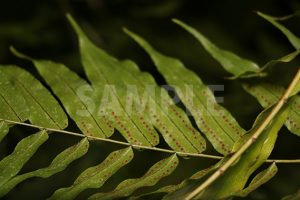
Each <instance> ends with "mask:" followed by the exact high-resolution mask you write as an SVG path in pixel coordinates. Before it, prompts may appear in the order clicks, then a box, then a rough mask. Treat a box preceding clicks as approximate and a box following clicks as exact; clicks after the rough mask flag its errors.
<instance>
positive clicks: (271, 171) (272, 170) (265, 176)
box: [234, 163, 278, 197]
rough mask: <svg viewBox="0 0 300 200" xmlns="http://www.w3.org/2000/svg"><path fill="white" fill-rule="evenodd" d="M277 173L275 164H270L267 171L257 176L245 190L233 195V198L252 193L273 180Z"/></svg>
mask: <svg viewBox="0 0 300 200" xmlns="http://www.w3.org/2000/svg"><path fill="white" fill-rule="evenodd" d="M277 171H278V168H277V166H276V164H275V163H272V164H271V165H270V166H269V167H268V168H267V169H265V170H263V171H262V172H260V173H259V174H257V175H256V176H255V177H254V178H253V180H252V181H251V183H250V184H249V186H248V187H247V188H245V189H243V190H241V191H239V192H237V193H235V194H234V196H239V197H246V196H247V195H248V194H250V193H251V192H252V191H254V190H256V189H257V188H258V187H259V186H261V185H263V184H265V183H266V182H268V181H269V180H270V179H271V178H273V177H274V176H275V174H276V173H277Z"/></svg>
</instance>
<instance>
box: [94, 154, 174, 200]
mask: <svg viewBox="0 0 300 200" xmlns="http://www.w3.org/2000/svg"><path fill="white" fill-rule="evenodd" d="M178 162H179V161H178V158H177V156H176V154H174V155H172V156H170V157H168V158H166V159H163V160H161V161H159V162H157V163H156V164H154V165H153V166H152V167H151V168H150V169H149V170H148V172H147V173H146V174H145V175H144V176H143V177H141V178H137V179H128V180H125V181H123V182H122V183H120V184H119V185H118V186H117V187H116V189H115V190H114V191H112V192H108V193H98V194H94V195H92V196H91V197H89V199H102V200H104V199H116V198H120V197H127V196H129V195H130V194H132V193H133V192H134V191H135V190H136V189H138V188H141V187H145V186H152V185H155V184H156V183H157V182H158V181H159V180H160V179H161V178H163V177H165V176H168V175H170V174H171V173H172V172H173V171H174V170H175V168H176V167H177V165H178Z"/></svg>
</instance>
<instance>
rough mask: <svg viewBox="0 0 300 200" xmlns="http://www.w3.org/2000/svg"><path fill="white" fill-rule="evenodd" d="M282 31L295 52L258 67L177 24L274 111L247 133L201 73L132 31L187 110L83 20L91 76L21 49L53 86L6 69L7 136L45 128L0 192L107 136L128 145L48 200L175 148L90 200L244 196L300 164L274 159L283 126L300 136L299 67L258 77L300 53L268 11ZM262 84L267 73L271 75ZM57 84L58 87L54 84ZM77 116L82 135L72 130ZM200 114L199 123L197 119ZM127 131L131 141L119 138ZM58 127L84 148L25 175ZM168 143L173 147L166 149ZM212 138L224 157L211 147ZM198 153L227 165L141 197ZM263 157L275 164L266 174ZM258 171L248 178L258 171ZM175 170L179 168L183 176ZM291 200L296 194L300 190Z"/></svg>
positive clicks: (50, 170) (8, 167) (2, 167)
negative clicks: (281, 79) (93, 37)
mask: <svg viewBox="0 0 300 200" xmlns="http://www.w3.org/2000/svg"><path fill="white" fill-rule="evenodd" d="M259 15H260V16H262V17H263V18H265V19H266V20H268V21H269V22H271V23H272V24H273V25H275V26H276V27H277V28H279V29H280V30H281V31H282V32H283V33H284V34H285V35H286V36H287V38H288V39H289V41H290V42H291V43H292V45H293V46H294V47H295V49H296V50H295V51H294V52H292V53H291V54H288V55H286V56H284V57H282V58H279V59H275V60H272V61H270V62H268V63H267V64H266V65H264V66H262V67H259V66H258V64H256V63H255V62H253V61H251V60H248V59H244V58H241V57H239V56H238V55H236V54H234V53H232V52H229V51H226V50H223V49H221V48H219V47H218V46H217V45H215V44H214V43H212V42H211V41H209V40H208V39H207V38H206V37H205V36H204V35H203V34H201V33H200V32H199V31H197V30H196V29H194V28H192V27H190V26H189V25H187V24H185V23H183V22H181V21H179V20H174V22H175V23H176V24H178V25H180V26H181V27H183V28H184V29H186V30H187V31H188V32H190V33H191V34H192V35H193V36H195V38H196V39H197V40H198V41H199V42H200V43H201V44H202V45H203V47H204V48H205V49H206V50H207V51H208V52H209V53H210V54H211V55H212V56H213V57H214V58H215V59H216V60H217V61H218V62H219V63H220V64H221V66H223V67H224V69H225V70H227V71H228V72H229V73H231V74H232V75H233V77H231V79H239V80H240V81H241V83H242V84H243V87H244V88H245V90H246V91H247V92H249V93H250V94H251V95H253V96H254V97H256V98H257V100H258V101H259V103H260V104H261V105H262V106H263V107H264V108H265V109H264V110H263V111H262V112H261V113H260V114H259V115H258V116H257V119H256V121H255V122H254V124H253V126H252V128H251V129H250V130H248V131H246V130H245V129H244V128H242V127H241V126H240V125H239V123H238V122H237V120H236V119H235V118H234V117H233V116H232V115H231V113H230V112H229V111H228V110H227V109H226V108H224V107H223V106H221V105H220V104H218V102H217V101H216V98H215V97H214V95H213V92H212V91H211V90H210V89H209V87H208V86H206V85H205V84H204V83H203V82H202V80H201V78H200V77H199V76H198V75H196V74H195V73H194V72H193V71H191V70H189V69H187V68H186V67H185V66H184V64H183V63H182V62H181V61H180V60H178V59H176V58H172V57H169V56H166V55H163V54H162V53H160V52H158V51H157V50H156V49H154V47H152V46H151V45H150V44H149V43H148V42H147V41H146V40H144V39H143V38H142V37H140V36H138V35H137V34H135V33H133V32H131V31H129V30H128V29H124V31H125V33H127V34H128V35H129V36H130V37H131V38H132V39H133V40H134V41H136V42H137V43H138V44H139V45H140V46H141V47H142V48H144V49H145V50H146V52H147V53H148V54H149V55H150V57H151V59H152V60H153V62H154V64H155V66H156V67H157V69H158V71H159V72H160V74H161V75H162V76H163V77H164V78H165V80H166V81H167V83H168V84H169V85H170V86H171V87H172V88H174V90H175V91H176V93H177V94H178V96H179V98H180V101H181V102H182V103H183V105H184V107H183V106H178V105H177V103H178V102H175V101H174V99H172V98H171V97H170V95H169V94H168V92H167V90H165V89H164V88H163V87H160V86H159V85H158V84H157V83H156V81H155V79H154V78H153V76H152V75H151V74H149V73H147V72H143V71H141V70H140V69H139V67H138V66H137V65H136V64H135V63H134V62H133V61H131V60H124V61H122V60H118V59H116V58H114V57H113V56H111V55H109V54H108V53H106V52H105V51H104V50H102V49H101V48H99V47H97V46H96V45H94V44H93V43H92V42H91V41H90V39H89V38H88V37H87V36H86V35H85V34H84V32H83V31H82V29H81V28H80V27H79V25H78V24H77V23H76V22H75V20H74V19H73V18H72V17H71V16H70V15H68V19H69V21H70V23H71V25H72V27H73V28H74V30H75V31H76V33H77V36H78V43H79V47H80V55H81V61H82V65H83V68H84V70H85V73H86V76H87V79H88V81H87V80H85V79H83V78H81V77H79V76H78V75H77V74H76V73H75V72H73V71H71V70H70V69H69V68H67V67H66V66H65V65H63V64H61V63H56V62H52V61H48V60H39V59H35V58H31V57H29V56H27V55H25V54H23V53H20V52H18V51H17V50H16V49H14V48H11V51H12V52H13V53H14V54H15V55H16V56H17V57H19V58H22V59H26V60H29V61H30V62H32V63H33V64H34V66H35V68H36V70H37V71H38V73H39V75H40V76H41V77H42V78H43V80H44V81H45V84H46V85H47V86H45V85H44V84H43V83H41V82H40V81H39V80H38V79H36V78H35V77H34V76H33V75H32V74H30V73H29V72H27V71H26V70H24V69H22V68H20V67H18V66H14V65H10V66H1V67H0V104H1V106H0V120H1V121H0V141H1V140H2V139H3V138H5V137H6V135H7V134H9V129H10V128H11V127H12V126H14V125H20V126H24V127H25V126H26V127H32V128H34V129H36V130H37V132H36V133H33V134H30V135H29V136H27V137H25V138H24V139H22V140H21V141H19V143H18V144H17V145H16V147H15V149H14V151H13V152H12V153H11V154H10V155H7V156H6V157H5V158H3V159H2V160H1V161H0V197H4V196H5V195H6V194H8V193H9V192H10V191H11V190H12V189H13V188H14V187H16V186H17V185H18V184H22V182H23V181H25V180H27V179H30V178H33V177H39V178H47V177H50V176H52V175H54V174H56V173H58V172H62V171H67V170H68V169H66V168H67V167H68V166H69V165H72V162H74V161H75V160H77V159H79V158H81V157H83V156H85V155H86V153H87V151H88V149H89V145H90V143H92V142H94V141H102V142H108V143H113V144H115V145H121V146H123V148H120V149H118V150H116V151H113V152H111V153H110V154H109V155H108V156H107V158H106V159H105V160H103V161H102V162H100V163H98V164H97V165H95V166H93V167H89V168H87V169H85V170H84V171H82V173H81V174H80V175H79V176H78V177H77V178H76V180H75V181H74V182H73V184H71V185H68V186H65V187H63V188H57V190H56V191H55V192H54V193H53V194H52V195H51V196H49V199H76V198H77V197H78V195H80V194H81V193H82V192H83V191H86V190H88V189H91V188H100V187H102V186H103V185H104V184H105V182H106V181H107V180H108V179H109V178H110V177H111V176H112V175H114V174H116V173H117V172H118V171H119V170H120V169H121V168H123V167H124V166H125V165H127V164H128V163H130V162H131V161H132V160H133V159H134V155H135V152H136V151H137V150H139V149H140V150H148V151H160V152H165V153H167V154H169V156H168V157H166V158H164V159H161V160H159V161H158V162H157V163H155V164H154V165H153V166H151V167H150V168H149V169H148V171H147V172H146V173H145V174H144V175H143V176H141V177H139V178H132V179H127V180H123V181H122V182H121V183H119V185H118V186H117V187H116V188H115V189H114V190H112V191H109V192H101V193H99V192H95V193H94V194H92V195H91V196H89V197H88V199H118V198H129V199H151V198H152V199H153V198H154V199H156V198H162V199H227V198H232V197H237V196H238V197H245V196H247V195H248V194H249V193H251V192H252V191H254V190H256V189H257V188H258V187H259V186H260V185H262V184H264V183H266V182H267V181H268V180H270V179H271V178H272V177H273V176H275V174H276V172H277V171H278V169H277V166H276V164H277V163H300V161H299V160H271V159H268V157H269V156H270V154H271V152H272V150H273V148H274V145H275V142H276V139H277V135H278V132H279V130H280V129H281V127H282V126H283V125H285V126H286V127H287V128H288V129H289V130H290V132H291V133H293V134H295V135H298V136H299V135H300V125H299V122H300V119H299V116H300V114H299V113H300V106H299V105H300V99H299V96H298V95H297V93H298V92H299V90H300V82H299V79H300V71H299V72H298V73H297V74H296V75H295V77H294V79H293V80H292V81H291V83H290V85H289V87H288V88H287V89H284V88H283V87H281V86H278V85H276V82H275V81H274V83H264V82H259V83H256V84H253V83H252V82H249V81H248V79H250V78H259V79H261V78H262V77H264V76H267V75H268V69H269V68H270V67H271V66H273V65H274V64H276V63H278V62H290V61H291V60H293V59H294V58H295V57H296V56H297V55H298V54H299V53H300V50H299V44H300V39H298V38H297V37H296V36H295V35H293V34H292V33H291V32H290V31H288V30H287V29H286V28H285V27H283V26H282V25H281V24H279V23H278V22H277V21H276V18H273V17H270V16H267V15H265V14H262V13H259ZM262 80H263V79H262ZM47 87H49V88H50V90H48V89H47ZM68 117H70V118H71V119H72V120H73V121H74V122H75V124H76V125H77V127H78V128H79V129H80V131H81V133H77V132H71V131H67V130H65V129H66V128H67V127H68V123H69V120H68ZM191 117H192V118H193V119H194V120H195V125H196V126H197V127H195V126H194V125H193V124H192V122H191V121H190V118H191ZM115 132H119V133H120V134H121V135H122V136H123V137H124V139H125V140H126V141H121V140H116V139H110V137H112V136H113V134H114V133H115ZM53 133H60V134H67V135H71V136H74V137H80V138H82V139H81V141H80V142H78V143H77V144H75V145H73V146H71V147H69V148H67V149H65V150H64V151H62V152H61V153H59V154H58V155H57V156H56V157H55V158H54V159H53V161H52V162H51V164H50V165H49V166H47V167H43V168H40V169H37V170H35V171H31V172H26V173H21V174H20V171H21V169H22V168H23V167H24V165H25V164H26V163H27V161H28V160H29V159H30V158H31V157H32V156H33V155H34V154H35V153H36V152H37V151H38V149H39V148H40V147H41V145H42V144H44V143H45V142H46V141H47V140H48V138H49V137H52V134H53ZM161 140H164V141H165V142H166V144H167V145H168V146H169V148H160V147H157V145H158V144H159V143H160V142H162V141H161ZM207 142H209V143H210V144H211V145H212V146H213V148H214V149H215V150H216V151H217V152H218V153H219V154H221V156H219V155H209V154H204V153H203V152H204V151H205V149H206V145H207ZM187 157H198V159H199V160H201V159H205V158H211V159H218V160H219V161H218V162H217V163H215V164H213V165H211V166H210V167H208V168H206V169H202V170H200V171H198V172H197V173H195V174H194V175H192V176H191V177H187V178H186V179H185V180H182V181H181V182H180V183H174V184H172V185H167V186H165V187H161V188H159V189H153V190H152V191H150V192H145V193H139V194H138V195H137V194H136V193H134V192H135V191H136V190H138V189H139V188H143V187H147V186H153V185H155V184H157V183H158V181H160V180H161V179H163V178H164V177H167V176H169V175H170V176H172V175H173V176H174V173H173V172H174V170H175V169H176V167H177V166H178V165H180V162H181V160H182V159H185V158H187ZM264 163H270V164H269V167H268V168H267V169H265V170H263V171H261V172H259V173H256V171H257V169H258V168H259V167H260V166H261V165H262V164H264ZM255 173H256V175H255V177H254V178H253V179H252V180H251V181H250V183H249V184H247V182H249V179H250V176H253V175H254V174H255ZM175 176H176V174H175ZM287 198H290V199H293V198H294V199H296V198H297V194H295V195H294V196H292V195H291V196H289V197H287Z"/></svg>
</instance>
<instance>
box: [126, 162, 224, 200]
mask: <svg viewBox="0 0 300 200" xmlns="http://www.w3.org/2000/svg"><path fill="white" fill-rule="evenodd" d="M221 163H222V161H220V162H218V163H216V164H214V165H212V166H210V167H208V168H206V169H202V170H200V171H198V172H196V173H195V174H193V175H192V176H191V177H189V178H188V179H185V180H183V181H182V182H181V183H179V184H176V185H167V186H164V187H162V188H159V189H158V190H156V191H153V192H149V193H145V194H142V195H140V196H133V197H131V198H129V199H130V200H134V199H141V198H142V197H152V196H155V195H158V194H163V193H166V195H165V196H163V198H162V199H164V200H167V199H174V198H178V199H180V197H181V196H180V194H178V193H176V192H175V191H179V190H180V189H182V188H184V187H185V186H186V185H187V184H188V182H190V181H191V180H200V179H202V178H203V177H205V176H206V175H208V174H209V173H210V172H212V171H214V170H216V169H217V168H218V167H219V166H220V164H221Z"/></svg>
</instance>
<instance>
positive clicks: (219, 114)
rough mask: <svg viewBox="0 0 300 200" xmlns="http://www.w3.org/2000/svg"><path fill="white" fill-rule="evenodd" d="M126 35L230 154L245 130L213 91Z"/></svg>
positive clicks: (171, 60) (172, 61)
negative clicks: (221, 104) (216, 98)
mask: <svg viewBox="0 0 300 200" xmlns="http://www.w3.org/2000/svg"><path fill="white" fill-rule="evenodd" d="M126 32H127V33H128V34H129V35H130V36H131V37H132V38H133V39H134V40H135V41H136V42H138V43H139V44H140V45H141V46H142V47H143V48H144V49H145V50H146V51H147V52H148V53H149V55H150V56H151V58H152V59H153V61H154V63H155V65H156V67H157V68H158V70H159V71H160V73H161V74H162V75H163V76H164V77H165V79H166V81H167V82H168V83H169V84H170V85H172V86H174V87H175V89H176V92H177V93H178V95H179V97H180V99H181V100H182V102H183V103H184V104H185V106H186V107H187V108H188V109H189V110H190V111H191V113H192V115H193V117H194V118H195V121H196V123H197V125H198V127H199V128H200V129H201V130H202V131H203V132H204V134H205V135H206V136H207V138H208V139H209V140H210V142H211V143H212V144H213V146H214V148H215V149H216V150H217V151H218V152H220V153H222V154H228V153H230V151H231V148H232V146H233V144H234V142H235V141H236V140H237V139H238V138H240V136H241V135H243V134H244V130H243V129H242V128H241V127H240V126H239V124H238V123H237V122H236V121H235V119H234V118H233V117H232V116H231V115H230V113H229V112H228V111H227V110H226V109H225V108H223V107H222V106H220V105H219V104H217V102H216V100H215V98H214V96H213V94H212V92H211V90H210V89H209V88H208V87H207V86H205V85H204V84H203V82H202V81H201V79H200V78H199V77H198V76H197V75H196V74H195V73H194V72H192V71H190V70H188V69H186V68H185V67H184V65H183V64H182V63H181V62H180V61H179V60H177V59H174V58H171V57H167V56H164V55H162V54H160V53H159V52H157V51H156V50H155V49H153V48H152V47H151V46H150V44H149V43H147V42H146V41H145V40H143V39H142V38H141V37H139V36H137V35H136V34H134V33H132V32H130V31H128V30H127V31H126ZM171 68H172V69H171ZM184 91H186V92H187V93H188V94H189V95H186V93H185V92H184ZM191 96H192V98H191Z"/></svg>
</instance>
